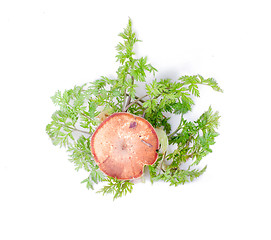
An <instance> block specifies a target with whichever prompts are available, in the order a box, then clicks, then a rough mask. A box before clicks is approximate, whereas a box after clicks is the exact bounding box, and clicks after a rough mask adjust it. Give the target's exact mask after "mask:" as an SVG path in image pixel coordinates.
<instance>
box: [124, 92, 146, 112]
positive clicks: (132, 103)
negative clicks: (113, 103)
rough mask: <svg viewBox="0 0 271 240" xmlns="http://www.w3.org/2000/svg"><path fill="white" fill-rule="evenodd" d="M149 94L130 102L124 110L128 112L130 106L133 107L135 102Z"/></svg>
mask: <svg viewBox="0 0 271 240" xmlns="http://www.w3.org/2000/svg"><path fill="white" fill-rule="evenodd" d="M147 96H148V95H147V94H146V95H144V96H143V97H140V98H138V99H136V100H135V101H133V102H131V103H130V104H128V106H127V107H126V108H125V110H124V112H126V111H127V110H128V109H129V107H131V106H132V105H134V104H135V103H137V102H138V101H140V100H141V99H143V98H145V97H147Z"/></svg>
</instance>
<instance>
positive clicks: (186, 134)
mask: <svg viewBox="0 0 271 240" xmlns="http://www.w3.org/2000/svg"><path fill="white" fill-rule="evenodd" d="M119 36H120V37H121V38H122V40H123V41H122V42H120V43H119V44H118V45H117V46H116V50H117V54H116V61H117V62H118V63H119V67H118V69H117V70H116V77H115V78H108V77H106V76H102V77H101V78H99V79H97V80H95V81H93V82H89V83H86V84H83V85H81V86H75V87H74V88H72V89H69V90H65V91H63V92H61V91H57V92H56V93H55V95H54V96H53V97H52V98H51V99H52V101H53V103H54V104H55V105H56V106H57V107H58V109H57V110H56V111H55V112H54V113H53V114H52V120H51V122H50V123H49V124H48V125H47V126H46V132H47V134H48V136H49V137H50V138H51V140H52V142H53V144H54V145H58V146H60V147H65V148H66V149H67V151H68V153H69V160H70V161H71V162H72V163H73V164H74V166H75V169H76V170H77V171H78V170H79V169H84V170H85V171H86V172H88V175H87V177H86V179H84V180H83V181H82V183H85V184H86V187H87V188H88V189H94V186H95V185H97V184H99V183H101V182H103V183H105V184H107V185H105V186H104V187H102V188H101V189H100V190H99V191H98V192H99V193H102V194H113V199H116V198H119V197H121V196H124V195H126V194H127V193H130V192H131V191H132V189H133V186H134V183H133V181H132V180H118V179H115V178H112V177H108V176H106V175H104V174H103V173H102V172H101V171H100V170H99V168H98V166H97V165H96V163H95V161H94V158H93V156H92V154H91V150H90V139H91V135H92V133H93V132H94V131H95V129H96V128H97V127H98V126H99V124H100V123H101V122H102V121H103V120H104V119H105V118H106V117H107V116H109V115H111V114H112V113H114V112H129V113H132V114H135V115H138V116H141V117H144V118H145V119H146V120H148V121H149V122H150V123H151V124H152V126H153V127H155V128H156V130H157V134H158V136H159V142H160V144H161V146H160V150H159V155H158V159H157V161H156V162H155V164H153V165H152V166H148V169H149V175H150V180H151V182H152V183H154V182H155V181H165V182H168V183H170V185H173V186H178V185H180V184H184V183H187V182H191V181H193V180H194V179H195V178H198V177H199V176H201V175H202V174H203V173H204V172H205V171H206V167H207V166H205V167H203V168H202V169H199V168H196V167H197V166H198V165H199V163H200V162H201V160H202V159H203V157H205V156H206V155H207V154H209V153H211V152H212V149H211V146H212V145H214V144H215V138H216V137H217V136H218V135H219V134H218V132H217V128H218V125H219V118H220V116H219V114H218V112H214V111H213V110H212V108H211V106H210V107H209V109H208V110H207V111H205V112H203V113H202V115H201V116H200V117H199V118H198V119H197V120H196V121H188V120H187V119H186V115H188V114H189V112H190V111H192V108H193V105H194V104H195V102H194V100H193V99H195V97H197V98H198V97H200V88H199V86H200V85H206V86H209V87H210V88H211V89H213V90H214V91H217V92H223V91H222V89H221V88H220V87H219V86H218V83H217V82H216V81H215V79H213V78H204V77H203V76H201V75H199V74H197V75H192V76H181V77H179V78H178V79H169V78H165V79H157V78H156V73H157V69H156V68H154V67H153V66H152V65H151V64H150V63H149V62H148V59H147V57H146V56H145V57H140V58H136V57H135V51H134V46H135V44H137V43H138V42H140V40H139V39H138V38H137V37H136V34H135V33H134V32H133V29H132V21H131V19H129V21H128V25H127V27H126V28H124V30H123V32H122V33H120V34H119ZM147 78H148V79H147ZM138 82H142V83H144V84H145V92H146V94H145V95H143V94H141V93H140V92H138ZM173 115H179V116H180V118H179V119H180V122H179V125H178V127H177V128H176V129H172V127H171V125H170V123H169V120H170V117H169V116H173ZM173 145H174V146H175V150H173V151H172V152H169V150H168V149H169V146H173ZM188 160H189V162H190V164H189V166H188V167H186V169H184V168H183V166H184V163H186V164H187V163H188Z"/></svg>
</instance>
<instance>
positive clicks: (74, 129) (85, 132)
mask: <svg viewBox="0 0 271 240" xmlns="http://www.w3.org/2000/svg"><path fill="white" fill-rule="evenodd" d="M61 126H63V127H66V128H69V129H70V130H72V131H77V132H81V133H84V134H88V135H90V136H91V134H90V133H89V132H87V131H83V130H80V129H77V128H76V127H74V128H72V127H70V126H67V125H65V124H61Z"/></svg>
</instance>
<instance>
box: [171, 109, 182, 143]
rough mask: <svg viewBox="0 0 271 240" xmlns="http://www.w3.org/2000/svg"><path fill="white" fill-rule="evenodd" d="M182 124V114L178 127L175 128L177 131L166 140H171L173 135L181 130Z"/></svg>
mask: <svg viewBox="0 0 271 240" xmlns="http://www.w3.org/2000/svg"><path fill="white" fill-rule="evenodd" d="M182 122H183V113H182V115H181V121H180V124H179V126H178V127H177V129H176V130H175V131H174V132H172V133H171V134H170V135H168V140H169V139H171V137H172V136H173V135H175V134H176V133H177V132H178V131H179V130H181V128H182Z"/></svg>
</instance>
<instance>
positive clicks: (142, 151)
mask: <svg viewBox="0 0 271 240" xmlns="http://www.w3.org/2000/svg"><path fill="white" fill-rule="evenodd" d="M158 148H159V140H158V137H157V134H156V132H155V130H154V128H153V127H152V125H151V124H150V123H149V122H148V121H147V120H146V119H144V118H141V117H138V116H135V115H132V114H130V113H126V112H120V113H114V114H112V115H111V116H109V117H108V118H107V119H105V120H104V121H103V122H102V123H101V124H100V125H99V127H98V128H97V129H96V131H95V132H94V134H93V135H92V138H91V152H92V154H93V156H94V160H95V162H96V163H97V165H98V166H99V168H100V170H101V171H102V172H104V173H105V174H106V175H108V176H111V177H114V178H117V179H121V180H128V179H134V178H138V177H140V176H141V175H142V174H143V169H144V166H145V165H152V164H154V163H155V161H156V160H157V157H158V153H157V151H158Z"/></svg>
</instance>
